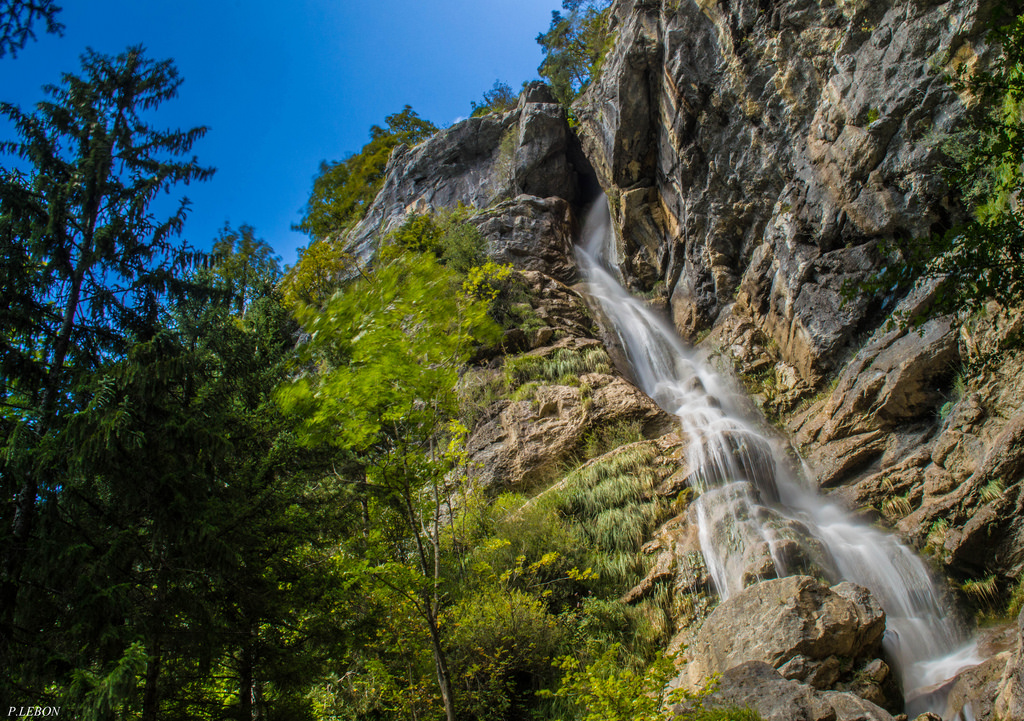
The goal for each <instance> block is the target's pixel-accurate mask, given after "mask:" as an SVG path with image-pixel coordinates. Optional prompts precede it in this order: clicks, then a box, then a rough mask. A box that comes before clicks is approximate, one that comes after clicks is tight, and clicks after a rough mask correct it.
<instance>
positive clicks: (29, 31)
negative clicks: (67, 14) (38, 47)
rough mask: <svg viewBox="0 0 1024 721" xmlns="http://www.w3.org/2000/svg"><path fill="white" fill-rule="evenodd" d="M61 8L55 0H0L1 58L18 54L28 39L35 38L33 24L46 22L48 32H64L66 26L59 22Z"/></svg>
mask: <svg viewBox="0 0 1024 721" xmlns="http://www.w3.org/2000/svg"><path fill="white" fill-rule="evenodd" d="M60 11H61V8H60V7H59V6H58V5H57V4H56V3H55V2H54V0H2V2H0V58H2V57H3V56H4V55H6V54H7V53H10V54H11V56H12V57H17V56H18V51H19V50H21V49H22V48H24V47H25V44H26V43H28V41H29V40H30V39H31V40H35V37H36V34H35V31H34V30H33V27H32V26H33V25H35V23H36V22H37V21H43V22H45V23H46V32H48V33H54V34H56V35H63V34H64V26H63V25H62V24H60V23H59V22H57V13H59V12H60Z"/></svg>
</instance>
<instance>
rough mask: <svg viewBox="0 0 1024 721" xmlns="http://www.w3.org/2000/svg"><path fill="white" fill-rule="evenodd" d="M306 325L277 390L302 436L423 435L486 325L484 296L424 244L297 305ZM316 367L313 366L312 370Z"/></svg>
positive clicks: (447, 400)
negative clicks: (328, 295) (297, 354)
mask: <svg viewBox="0 0 1024 721" xmlns="http://www.w3.org/2000/svg"><path fill="white" fill-rule="evenodd" d="M297 316H298V319H299V321H300V322H301V323H302V324H303V326H304V328H305V330H306V331H307V332H308V333H309V334H310V339H309V341H308V343H306V344H305V346H304V347H303V349H302V350H301V352H302V360H301V363H302V365H303V366H305V367H306V368H307V371H306V372H305V373H304V374H303V375H302V376H300V377H299V378H297V379H295V380H294V381H292V382H291V383H290V384H288V385H287V386H286V387H285V388H283V389H282V391H281V392H280V394H279V398H280V400H281V402H282V403H283V404H284V406H285V407H286V408H287V409H289V410H291V411H292V412H294V413H296V414H297V415H298V416H299V417H300V418H302V419H303V420H302V425H301V427H302V430H303V433H304V437H305V438H306V440H307V442H309V443H311V444H319V443H326V444H328V445H333V446H336V447H344V448H349V449H352V450H354V451H365V450H367V449H368V448H369V447H370V446H371V445H373V444H374V443H377V442H382V441H383V440H384V436H385V435H386V434H388V433H392V434H393V433H398V432H400V431H399V430H398V429H399V428H401V429H403V430H402V431H401V432H403V433H413V434H414V437H415V438H417V439H419V441H418V442H420V443H427V442H428V441H429V439H430V438H432V437H433V436H434V435H435V434H436V432H437V430H438V428H439V427H443V425H441V426H439V424H443V422H445V420H444V419H446V418H447V417H448V416H450V415H452V414H454V412H455V410H456V408H457V399H456V396H455V384H456V382H457V381H458V374H459V369H460V368H461V366H462V365H463V364H464V363H465V362H466V360H467V359H468V357H469V354H470V351H471V350H472V347H473V343H474V342H475V341H476V340H477V339H483V338H486V337H488V336H491V335H492V334H493V332H494V331H493V325H492V324H491V323H490V321H489V320H488V319H487V316H486V306H485V305H483V304H482V303H479V302H472V301H470V300H469V299H467V298H464V297H462V296H461V295H460V294H459V292H458V283H457V277H456V276H455V275H454V274H453V273H452V272H450V271H448V270H447V269H445V268H443V267H442V266H440V265H439V264H438V263H437V261H436V260H435V259H434V258H433V257H431V256H430V255H426V254H416V253H403V254H400V255H398V256H397V257H394V258H393V259H391V260H388V261H386V262H385V263H384V264H383V265H381V266H379V267H377V268H375V269H373V270H372V271H371V272H370V274H369V275H368V276H367V277H365V278H361V279H359V280H357V281H355V282H353V283H352V284H351V285H349V286H348V287H346V288H345V290H344V291H342V292H339V293H338V294H336V295H335V296H334V297H333V298H332V299H331V300H330V301H329V302H328V303H327V305H326V306H325V307H324V309H323V310H322V311H321V310H319V309H316V308H314V307H311V306H305V307H303V308H302V309H300V311H299V312H298V314H297ZM313 369H317V370H318V372H317V373H314V372H312V371H313Z"/></svg>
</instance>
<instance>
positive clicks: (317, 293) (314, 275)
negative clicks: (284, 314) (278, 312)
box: [281, 238, 355, 308]
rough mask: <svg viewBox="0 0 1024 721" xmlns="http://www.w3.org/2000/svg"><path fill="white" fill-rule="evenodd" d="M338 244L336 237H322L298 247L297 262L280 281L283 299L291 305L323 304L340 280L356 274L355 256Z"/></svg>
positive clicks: (316, 305)
mask: <svg viewBox="0 0 1024 721" xmlns="http://www.w3.org/2000/svg"><path fill="white" fill-rule="evenodd" d="M340 246H341V243H339V242H337V241H336V240H332V239H330V238H322V239H314V240H313V241H311V242H310V244H309V245H308V246H307V247H306V248H304V249H300V250H299V260H298V262H297V263H296V264H295V265H294V266H292V267H291V268H289V269H288V272H287V273H286V274H285V276H284V278H283V279H282V281H281V290H282V292H283V293H284V298H285V302H286V303H287V304H288V305H289V306H290V307H293V308H294V307H299V306H314V307H318V308H319V307H323V306H324V304H326V303H327V300H328V299H329V298H330V297H331V296H332V295H333V294H334V292H335V291H336V290H338V288H340V287H341V283H342V281H343V280H344V279H345V278H346V277H347V276H349V275H351V274H354V273H355V271H354V267H355V259H354V258H353V257H352V255H351V254H350V253H348V252H346V251H344V250H342V249H341V247H340Z"/></svg>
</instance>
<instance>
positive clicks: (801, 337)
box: [575, 0, 988, 385]
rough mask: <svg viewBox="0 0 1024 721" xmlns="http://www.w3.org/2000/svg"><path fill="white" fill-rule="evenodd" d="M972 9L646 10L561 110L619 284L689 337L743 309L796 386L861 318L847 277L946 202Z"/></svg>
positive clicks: (931, 5) (942, 213)
mask: <svg viewBox="0 0 1024 721" xmlns="http://www.w3.org/2000/svg"><path fill="white" fill-rule="evenodd" d="M987 17H988V14H987V11H986V8H985V3H977V2H960V1H955V2H945V3H941V2H899V1H897V2H884V1H874V2H873V1H871V0H857V1H856V2H836V3H831V2H820V3H819V2H804V1H792V2H776V3H764V2H761V3H755V2H748V1H744V0H740V1H739V2H713V1H709V2H685V1H684V2H668V1H666V2H651V1H650V0H646V1H645V0H635V1H630V0H623V1H621V2H617V3H615V5H614V8H613V22H614V23H615V24H616V26H617V32H618V37H617V41H616V44H615V47H614V49H613V50H612V51H611V54H610V56H609V57H608V59H607V60H606V61H605V64H604V69H603V72H602V74H601V77H600V78H599V79H598V81H597V82H595V83H593V84H592V85H591V86H590V87H589V89H588V90H587V92H586V94H585V95H584V96H583V97H582V98H581V99H580V100H578V101H577V103H576V106H575V109H576V113H577V115H578V116H579V118H580V124H581V137H582V139H583V144H584V148H585V150H586V152H587V155H588V157H589V158H590V160H591V162H592V163H593V166H594V168H595V170H596V171H597V174H598V177H599V178H600V181H601V184H602V186H603V187H605V188H606V189H607V191H608V195H609V198H610V201H611V203H612V207H613V210H614V214H615V217H616V220H617V225H618V229H619V234H620V239H621V246H622V251H623V254H622V255H623V257H624V258H626V259H627V261H626V266H627V268H628V271H629V273H630V275H631V277H632V279H633V282H634V284H635V285H636V286H637V287H638V288H640V289H643V290H649V289H651V288H657V289H658V290H659V291H660V292H661V293H663V294H664V295H665V296H666V298H667V299H668V304H669V308H670V311H671V314H672V317H673V319H674V321H675V324H676V326H677V327H678V328H679V330H680V332H682V333H683V334H684V335H686V336H689V337H691V338H694V337H696V336H697V335H698V334H699V333H700V332H701V331H705V330H707V329H709V328H711V327H712V325H714V324H716V323H717V322H720V321H721V320H722V318H723V315H725V314H728V313H732V314H735V315H737V316H740V317H743V318H749V319H750V320H751V321H752V322H753V324H754V325H755V326H756V327H757V328H758V329H759V330H760V331H762V332H763V337H764V339H765V342H767V343H771V344H772V345H773V348H776V349H777V355H778V358H779V360H781V361H782V362H784V363H787V364H788V365H790V366H792V367H793V368H795V369H796V371H797V373H798V375H799V378H800V379H801V380H802V381H803V382H805V383H809V384H812V385H813V384H815V383H817V382H818V381H819V380H820V379H821V378H822V377H823V376H824V375H828V374H830V373H832V372H834V371H835V370H836V369H837V368H838V367H839V365H840V363H841V362H842V360H843V358H844V356H845V355H846V354H847V353H848V352H849V349H850V347H851V344H852V343H853V342H854V341H855V340H856V339H858V338H859V336H860V335H861V334H862V333H864V332H865V331H867V330H870V328H872V327H873V326H874V325H875V324H876V321H877V311H878V310H879V302H881V303H884V300H881V301H879V302H876V303H871V302H868V301H867V300H866V299H861V300H856V301H846V300H845V299H844V295H843V285H844V283H846V282H848V281H851V280H857V279H859V278H861V277H863V274H864V273H865V272H866V271H868V270H870V269H871V268H873V267H874V266H875V265H876V264H877V263H878V262H879V259H878V258H877V257H876V255H877V254H876V253H875V247H876V243H877V241H879V240H887V241H895V242H900V241H901V240H903V239H907V238H913V237H917V236H920V235H922V234H926V233H928V232H929V231H930V230H931V229H933V228H940V227H946V226H948V224H949V223H950V221H951V219H952V217H954V216H955V215H956V213H957V209H956V208H955V207H953V206H951V204H950V202H949V200H948V199H947V189H946V187H945V186H944V184H943V182H942V181H941V179H940V178H939V177H938V175H937V174H936V173H935V168H936V163H937V162H938V160H939V156H940V151H939V149H938V148H937V145H936V142H935V138H937V137H941V135H942V134H943V133H946V132H948V131H949V130H951V129H952V128H953V127H954V126H955V125H956V122H957V119H958V117H959V115H960V108H961V105H960V101H959V98H957V96H956V95H955V94H954V93H953V92H952V91H951V90H950V89H949V88H948V86H947V85H946V84H945V83H944V82H943V80H942V73H943V71H944V70H948V69H952V68H955V67H957V66H959V65H962V64H963V63H975V62H977V61H978V58H979V53H982V54H984V48H983V45H982V44H981V38H982V37H983V33H984V29H985V22H986V20H987Z"/></svg>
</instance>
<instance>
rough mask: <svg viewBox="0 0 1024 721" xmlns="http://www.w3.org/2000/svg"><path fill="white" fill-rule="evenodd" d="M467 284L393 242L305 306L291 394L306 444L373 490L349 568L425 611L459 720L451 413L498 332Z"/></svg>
mask: <svg viewBox="0 0 1024 721" xmlns="http://www.w3.org/2000/svg"><path fill="white" fill-rule="evenodd" d="M457 289H458V279H457V278H456V277H455V276H454V275H453V274H452V273H451V272H449V271H447V270H445V269H444V268H443V267H440V266H439V265H438V264H437V262H436V260H435V259H434V258H433V257H431V255H429V254H420V253H411V252H408V251H402V250H400V249H385V252H384V253H382V255H381V257H380V259H379V261H378V263H377V265H376V266H375V267H374V268H373V269H372V270H371V271H370V272H369V274H368V275H367V276H366V277H363V278H360V279H358V280H356V281H355V282H353V283H352V284H350V285H349V286H348V287H346V288H345V289H344V291H343V292H341V293H338V294H336V295H335V296H334V297H333V298H332V299H331V300H330V301H329V302H328V304H327V305H326V307H325V308H324V309H323V310H319V309H316V308H312V307H307V308H305V309H300V311H299V314H298V316H299V320H300V321H301V322H302V323H303V325H304V327H305V330H306V331H307V332H308V333H309V341H308V342H307V343H306V344H305V346H304V347H303V349H302V358H303V362H304V365H305V367H306V368H308V369H309V371H307V372H306V373H305V374H303V375H302V376H300V377H299V378H297V379H296V380H295V381H294V382H292V383H291V384H290V385H289V386H287V387H286V388H285V389H284V390H283V391H282V393H281V402H282V404H283V405H284V407H285V408H287V409H289V410H290V411H291V412H292V413H294V414H295V415H296V417H297V418H298V419H300V423H301V425H300V428H301V431H302V437H303V438H304V440H305V442H307V443H309V444H311V445H313V446H318V445H326V446H333V447H335V448H338V449H339V450H341V451H343V452H344V453H345V454H346V455H347V456H348V458H349V459H350V461H349V463H348V464H347V465H348V471H347V474H346V475H347V476H348V477H349V478H350V482H351V483H352V484H353V486H354V487H355V488H357V489H358V490H359V492H360V493H361V494H362V495H363V498H364V500H363V503H364V509H365V511H364V512H365V519H364V526H363V531H362V534H357V535H355V536H352V537H350V538H349V544H350V545H349V546H348V549H347V551H346V552H345V557H346V558H348V559H349V572H350V573H351V574H353V575H356V576H358V577H360V578H362V579H364V580H365V583H366V584H367V585H369V586H371V587H376V588H377V589H378V591H379V592H383V591H386V592H389V593H391V594H394V596H395V598H396V600H397V601H398V602H399V603H402V604H407V605H408V607H409V608H411V609H413V610H414V611H415V614H416V615H417V616H418V617H419V619H420V620H421V622H422V623H423V625H424V626H425V630H426V632H427V635H428V637H429V648H430V649H431V653H432V656H433V659H434V667H435V675H436V678H437V683H438V687H439V689H440V692H441V698H442V702H443V705H444V708H445V713H446V716H447V718H448V719H449V721H454V719H455V711H454V695H453V686H452V675H451V671H450V669H449V667H448V661H447V655H446V652H445V644H444V639H443V636H442V628H441V612H442V607H443V604H444V593H443V591H444V587H445V581H446V578H445V575H444V568H445V559H444V557H443V554H442V548H441V536H442V531H443V521H444V519H445V518H447V517H450V516H451V513H452V508H451V504H450V500H449V498H448V496H449V489H448V487H447V485H446V478H445V476H446V473H447V472H448V471H449V470H450V469H451V468H452V467H453V465H454V464H457V463H458V459H459V450H458V449H459V446H460V444H461V442H462V439H463V435H464V433H465V429H464V428H459V427H458V426H452V425H451V424H450V421H451V419H452V418H454V416H455V414H456V412H457V409H458V399H457V397H456V394H455V386H456V384H457V381H458V375H459V372H460V369H461V367H462V366H463V364H464V363H465V362H466V361H467V359H468V358H469V354H470V352H471V350H472V345H473V342H474V339H476V338H479V337H482V336H489V335H492V334H493V326H492V324H491V323H490V322H489V321H488V319H487V316H486V307H485V306H484V304H483V303H480V302H474V301H471V300H469V299H467V298H465V297H462V296H461V295H460V294H459V293H458V292H457ZM313 369H318V372H315V373H314V372H312V370H313Z"/></svg>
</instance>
